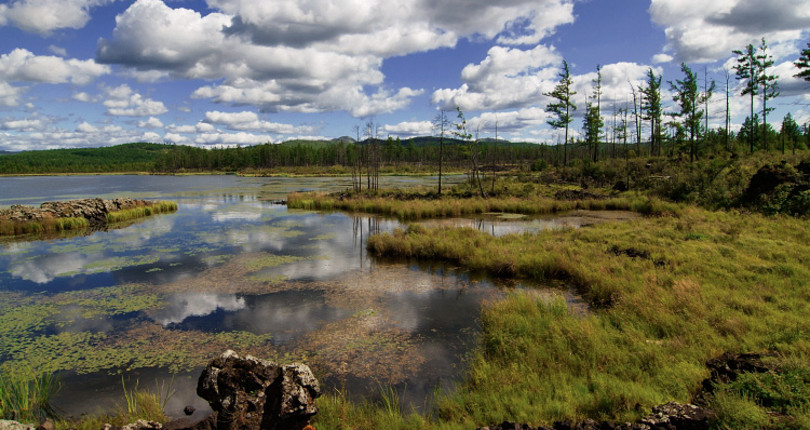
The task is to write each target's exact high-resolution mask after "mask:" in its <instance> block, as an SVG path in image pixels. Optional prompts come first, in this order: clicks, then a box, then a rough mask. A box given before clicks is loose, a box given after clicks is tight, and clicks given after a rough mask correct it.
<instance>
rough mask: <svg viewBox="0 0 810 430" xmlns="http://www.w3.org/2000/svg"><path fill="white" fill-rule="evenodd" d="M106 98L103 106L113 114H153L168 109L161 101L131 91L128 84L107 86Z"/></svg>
mask: <svg viewBox="0 0 810 430" xmlns="http://www.w3.org/2000/svg"><path fill="white" fill-rule="evenodd" d="M106 93H107V100H105V101H104V106H105V107H106V108H107V113H109V114H110V115H115V116H154V115H162V114H164V113H166V112H168V111H169V110H168V109H166V106H165V105H164V104H163V102H159V101H155V100H152V99H148V98H144V97H143V96H142V95H140V94H138V93H136V92H134V91H132V88H130V87H129V85H126V84H123V85H121V86H118V87H115V88H107V89H106Z"/></svg>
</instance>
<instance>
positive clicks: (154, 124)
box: [138, 116, 163, 128]
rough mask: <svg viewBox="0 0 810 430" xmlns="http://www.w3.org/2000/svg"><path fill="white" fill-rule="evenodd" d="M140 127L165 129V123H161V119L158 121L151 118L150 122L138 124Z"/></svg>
mask: <svg viewBox="0 0 810 430" xmlns="http://www.w3.org/2000/svg"><path fill="white" fill-rule="evenodd" d="M138 127H140V128H163V122H161V121H160V120H159V119H157V118H155V117H153V116H150V117H149V119H148V120H146V121H140V122H138Z"/></svg>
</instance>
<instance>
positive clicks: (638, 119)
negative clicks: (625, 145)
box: [627, 80, 641, 157]
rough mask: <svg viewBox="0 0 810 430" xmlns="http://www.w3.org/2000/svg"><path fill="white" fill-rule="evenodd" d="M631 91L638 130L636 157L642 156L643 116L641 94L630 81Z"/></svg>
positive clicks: (634, 119)
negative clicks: (640, 103)
mask: <svg viewBox="0 0 810 430" xmlns="http://www.w3.org/2000/svg"><path fill="white" fill-rule="evenodd" d="M627 83H628V84H630V90H631V91H632V92H633V125H634V126H635V129H636V156H639V157H640V156H641V116H640V112H639V100H638V99H639V94H637V93H636V86H635V85H633V84H632V83H631V82H630V81H629V80H628V81H627Z"/></svg>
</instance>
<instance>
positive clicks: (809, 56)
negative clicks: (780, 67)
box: [793, 42, 810, 82]
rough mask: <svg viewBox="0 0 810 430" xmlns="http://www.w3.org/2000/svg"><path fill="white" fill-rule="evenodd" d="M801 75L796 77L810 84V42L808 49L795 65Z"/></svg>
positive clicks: (803, 51)
mask: <svg viewBox="0 0 810 430" xmlns="http://www.w3.org/2000/svg"><path fill="white" fill-rule="evenodd" d="M793 64H795V65H796V68H797V69H799V73H797V74H795V75H794V76H795V77H797V78H801V79H804V80H805V81H808V82H810V42H807V49H803V50H802V53H801V55H799V59H798V60H796V62H795V63H793Z"/></svg>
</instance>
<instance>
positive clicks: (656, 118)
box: [640, 68, 663, 155]
mask: <svg viewBox="0 0 810 430" xmlns="http://www.w3.org/2000/svg"><path fill="white" fill-rule="evenodd" d="M640 91H641V108H642V111H643V112H644V119H646V120H649V121H650V155H652V154H653V153H654V152H655V153H656V155H661V116H662V115H663V111H662V109H661V76H658V77H656V76H655V72H654V71H653V69H652V68H649V69H647V85H646V86H644V87H641V89H640Z"/></svg>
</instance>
